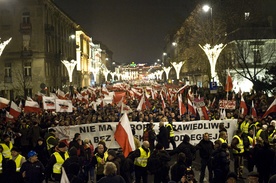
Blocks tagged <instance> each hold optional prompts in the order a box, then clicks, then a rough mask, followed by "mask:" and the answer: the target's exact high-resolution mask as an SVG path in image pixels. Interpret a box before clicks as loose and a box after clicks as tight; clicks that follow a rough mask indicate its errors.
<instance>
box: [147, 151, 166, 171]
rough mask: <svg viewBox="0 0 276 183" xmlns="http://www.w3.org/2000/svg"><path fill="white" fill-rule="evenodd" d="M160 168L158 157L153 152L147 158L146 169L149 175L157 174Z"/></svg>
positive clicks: (156, 153) (160, 163)
mask: <svg viewBox="0 0 276 183" xmlns="http://www.w3.org/2000/svg"><path fill="white" fill-rule="evenodd" d="M161 168H162V162H161V160H160V155H159V154H158V152H153V153H152V154H151V155H150V157H149V158H148V162H147V169H148V171H149V172H150V173H151V174H155V173H157V172H159V170H160V169H161Z"/></svg>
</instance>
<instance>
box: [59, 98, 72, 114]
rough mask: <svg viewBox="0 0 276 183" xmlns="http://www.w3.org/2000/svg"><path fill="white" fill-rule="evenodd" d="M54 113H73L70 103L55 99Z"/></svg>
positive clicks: (69, 101)
mask: <svg viewBox="0 0 276 183" xmlns="http://www.w3.org/2000/svg"><path fill="white" fill-rule="evenodd" d="M56 112H73V105H72V101H71V100H61V99H56Z"/></svg>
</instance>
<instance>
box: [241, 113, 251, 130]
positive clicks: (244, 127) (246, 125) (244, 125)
mask: <svg viewBox="0 0 276 183" xmlns="http://www.w3.org/2000/svg"><path fill="white" fill-rule="evenodd" d="M249 125H250V120H249V116H245V119H244V121H243V122H242V123H241V124H240V130H241V131H242V132H243V133H244V134H248V129H249Z"/></svg>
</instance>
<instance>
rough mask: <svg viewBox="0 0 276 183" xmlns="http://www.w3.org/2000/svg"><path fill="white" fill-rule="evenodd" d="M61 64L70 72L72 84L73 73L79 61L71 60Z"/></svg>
mask: <svg viewBox="0 0 276 183" xmlns="http://www.w3.org/2000/svg"><path fill="white" fill-rule="evenodd" d="M61 62H62V63H63V64H64V65H65V67H66V69H67V71H68V76H69V82H70V83H72V76H73V71H74V68H75V66H76V64H77V61H76V60H71V61H70V62H69V61H68V60H62V61H61Z"/></svg>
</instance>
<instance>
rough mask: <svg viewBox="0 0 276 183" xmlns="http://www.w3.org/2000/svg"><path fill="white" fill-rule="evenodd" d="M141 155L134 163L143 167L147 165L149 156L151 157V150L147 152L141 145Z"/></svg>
mask: <svg viewBox="0 0 276 183" xmlns="http://www.w3.org/2000/svg"><path fill="white" fill-rule="evenodd" d="M139 150H140V157H138V158H135V161H134V164H135V165H137V166H141V167H146V166H147V162H148V158H149V157H150V151H149V152H148V153H147V151H145V150H144V149H143V148H142V147H139Z"/></svg>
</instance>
